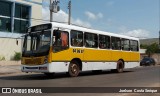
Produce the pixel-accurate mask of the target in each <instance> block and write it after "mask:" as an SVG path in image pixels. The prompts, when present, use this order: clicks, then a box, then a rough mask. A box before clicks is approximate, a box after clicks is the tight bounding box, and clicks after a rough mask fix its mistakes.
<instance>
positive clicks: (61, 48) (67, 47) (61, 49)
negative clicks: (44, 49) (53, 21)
mask: <svg viewBox="0 0 160 96" xmlns="http://www.w3.org/2000/svg"><path fill="white" fill-rule="evenodd" d="M54 31H61V32H64V33H67V36H68V42H67V43H68V46H66V47H64V46H55V45H54V44H53V43H52V46H53V53H57V52H61V51H64V50H67V49H69V45H70V42H69V40H70V37H69V32H68V31H63V30H53V36H54ZM52 39H53V38H52ZM52 39H51V40H52ZM55 47H60V49H59V50H58V51H55V50H54V48H55Z"/></svg>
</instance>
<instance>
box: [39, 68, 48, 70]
mask: <svg viewBox="0 0 160 96" xmlns="http://www.w3.org/2000/svg"><path fill="white" fill-rule="evenodd" d="M39 70H47V67H39Z"/></svg>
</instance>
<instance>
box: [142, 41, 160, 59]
mask: <svg viewBox="0 0 160 96" xmlns="http://www.w3.org/2000/svg"><path fill="white" fill-rule="evenodd" d="M140 47H141V48H143V49H147V50H146V54H148V56H149V57H150V56H151V55H152V54H154V53H160V48H159V45H158V44H157V43H152V44H150V45H143V44H141V46H140Z"/></svg>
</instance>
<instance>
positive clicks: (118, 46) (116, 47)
mask: <svg viewBox="0 0 160 96" xmlns="http://www.w3.org/2000/svg"><path fill="white" fill-rule="evenodd" d="M113 38H114V48H113ZM117 39H119V41H120V45H118V42H117V41H118V40H117ZM115 44H116V45H115ZM111 49H112V50H122V44H121V38H120V37H115V36H111Z"/></svg>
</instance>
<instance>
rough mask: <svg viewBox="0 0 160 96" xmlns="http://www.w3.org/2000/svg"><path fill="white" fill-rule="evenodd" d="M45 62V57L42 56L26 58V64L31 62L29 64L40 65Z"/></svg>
mask: <svg viewBox="0 0 160 96" xmlns="http://www.w3.org/2000/svg"><path fill="white" fill-rule="evenodd" d="M43 62H44V60H43V58H40V57H34V58H26V59H25V64H29V65H39V64H43Z"/></svg>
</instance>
